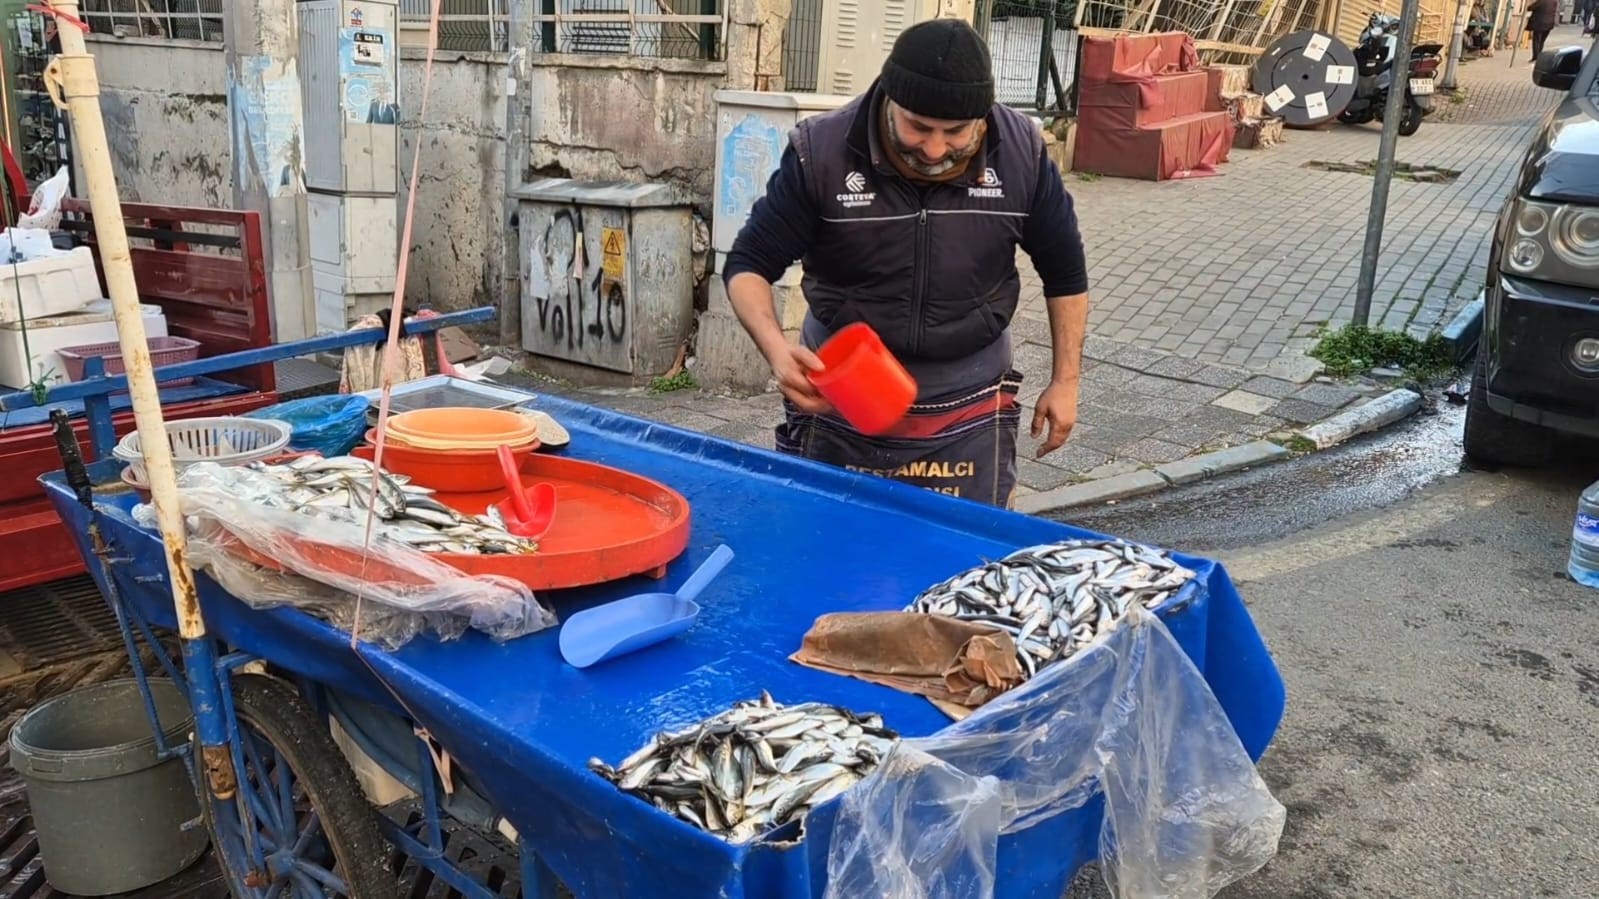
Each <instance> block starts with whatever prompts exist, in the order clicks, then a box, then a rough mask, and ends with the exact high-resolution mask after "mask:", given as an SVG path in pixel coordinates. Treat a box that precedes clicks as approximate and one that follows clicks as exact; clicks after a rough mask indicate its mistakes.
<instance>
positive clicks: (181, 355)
mask: <svg viewBox="0 0 1599 899" xmlns="http://www.w3.org/2000/svg"><path fill="white" fill-rule="evenodd" d="M148 340H149V347H150V364H151V365H152V366H154V367H155V368H160V367H161V366H163V365H172V364H174V363H177V362H193V361H194V360H195V359H197V358H199V356H200V342H199V341H198V340H190V339H189V338H187V337H151V338H148ZM56 354H57V355H59V356H60V357H61V364H62V366H63V367H65V368H66V370H67V377H68V378H69V379H70V380H73V381H81V380H83V364H84V362H85V361H87V360H89V359H92V358H94V357H95V356H99V357H100V358H102V359H104V360H105V373H106V376H107V377H111V376H113V375H120V374H123V373H125V371H126V369H124V368H123V366H122V345H121V344H120V343H117V342H116V341H110V342H108V343H85V344H79V345H78V346H68V347H62V348H60V349H58V350H56ZM192 383H194V378H192V377H189V378H176V379H173V380H171V381H162V382H161V383H160V385H159V386H161V387H181V386H183V385H185V384H192Z"/></svg>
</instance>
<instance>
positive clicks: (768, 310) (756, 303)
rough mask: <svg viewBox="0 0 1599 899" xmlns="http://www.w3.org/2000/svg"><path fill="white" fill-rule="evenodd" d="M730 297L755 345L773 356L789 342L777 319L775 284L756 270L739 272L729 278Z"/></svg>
mask: <svg viewBox="0 0 1599 899" xmlns="http://www.w3.org/2000/svg"><path fill="white" fill-rule="evenodd" d="M727 299H728V302H730V303H731V304H732V306H733V314H734V315H736V316H738V321H739V324H741V325H743V326H744V330H745V331H746V332H747V333H748V334H749V335H750V339H751V340H753V341H755V347H756V349H759V350H760V351H761V355H763V356H765V357H766V358H767V359H774V358H776V357H777V354H780V353H781V352H782V351H783V349H784V347H786V346H787V345H788V338H786V337H784V336H783V328H782V326H781V325H779V324H778V323H777V303H776V301H775V300H774V299H773V297H772V285H771V284H770V283H769V282H768V281H767V280H766V279H765V278H763V277H761V276H760V275H757V274H755V273H754V272H739V273H738V274H736V275H734V276H733V277H732V278H730V279H728V282H727Z"/></svg>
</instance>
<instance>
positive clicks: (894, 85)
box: [880, 19, 994, 119]
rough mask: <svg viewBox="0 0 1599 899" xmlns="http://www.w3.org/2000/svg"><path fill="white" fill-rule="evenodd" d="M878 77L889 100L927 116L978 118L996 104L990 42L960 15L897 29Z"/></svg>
mask: <svg viewBox="0 0 1599 899" xmlns="http://www.w3.org/2000/svg"><path fill="white" fill-rule="evenodd" d="M880 80H881V83H882V85H883V92H884V93H886V94H887V95H888V98H889V99H890V100H893V101H894V102H895V103H898V104H899V105H900V106H902V107H904V108H905V109H907V110H909V111H910V112H914V113H916V114H917V115H921V116H927V117H928V118H930V119H980V118H983V117H984V116H986V115H988V111H989V109H990V108H992V107H993V105H994V69H993V65H992V63H991V62H990V61H989V56H988V45H987V44H985V43H984V42H983V39H982V38H981V37H979V36H978V34H977V32H976V30H974V29H973V28H972V26H970V25H968V24H966V23H965V22H963V21H961V20H960V19H929V20H927V21H925V22H918V23H916V24H915V25H912V26H911V27H909V28H907V29H905V30H904V31H903V32H901V33H900V36H899V39H898V40H896V41H894V49H893V51H892V52H890V53H889V55H888V59H887V60H886V61H885V62H884V63H883V74H882V78H881V79H880Z"/></svg>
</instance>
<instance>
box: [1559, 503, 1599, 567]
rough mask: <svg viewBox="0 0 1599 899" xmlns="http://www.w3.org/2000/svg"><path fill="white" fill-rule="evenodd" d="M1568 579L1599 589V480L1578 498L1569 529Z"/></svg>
mask: <svg viewBox="0 0 1599 899" xmlns="http://www.w3.org/2000/svg"><path fill="white" fill-rule="evenodd" d="M1566 571H1567V572H1568V573H1570V575H1571V579H1572V580H1574V581H1576V582H1577V583H1579V584H1583V585H1585V586H1588V587H1596V588H1599V481H1595V482H1594V483H1592V484H1589V485H1588V489H1587V490H1584V491H1582V496H1581V497H1578V499H1577V523H1576V525H1575V526H1574V527H1572V529H1571V561H1570V562H1569V563H1567V565H1566Z"/></svg>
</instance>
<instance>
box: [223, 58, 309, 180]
mask: <svg viewBox="0 0 1599 899" xmlns="http://www.w3.org/2000/svg"><path fill="white" fill-rule="evenodd" d="M227 75H228V97H229V103H228V106H229V108H231V109H232V111H233V143H234V146H235V147H248V148H249V152H248V153H240V152H235V153H234V154H233V157H234V165H235V168H236V172H235V177H236V178H237V179H239V182H240V183H253V182H255V181H259V182H260V184H261V186H262V188H263V189H264V190H265V191H266V194H267V196H269V197H280V196H283V195H285V194H288V193H295V192H300V191H303V190H304V189H305V187H304V182H305V171H304V169H303V167H302V166H301V164H300V119H301V113H300V76H299V72H298V71H297V69H296V66H295V61H294V60H293V59H292V58H291V59H288V60H286V61H281V62H280V61H277V60H274V59H272V58H271V57H267V56H245V57H241V58H240V60H239V71H238V72H237V73H235V72H234V71H233V70H232V69H231V68H230V69H229V70H228V73H227Z"/></svg>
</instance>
